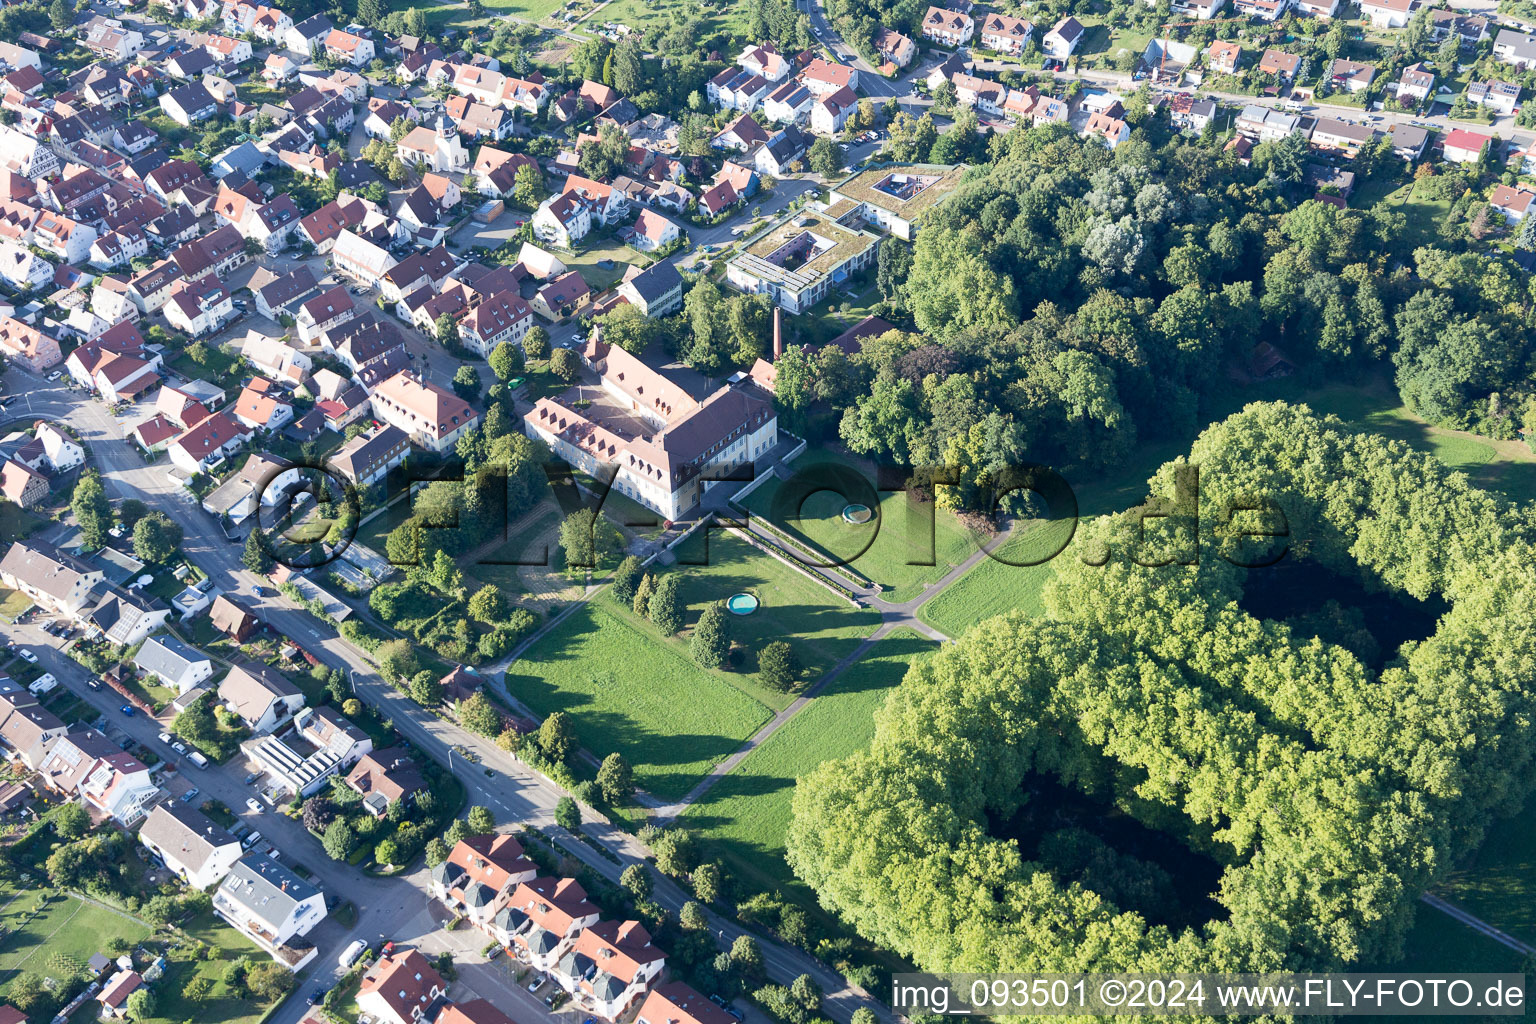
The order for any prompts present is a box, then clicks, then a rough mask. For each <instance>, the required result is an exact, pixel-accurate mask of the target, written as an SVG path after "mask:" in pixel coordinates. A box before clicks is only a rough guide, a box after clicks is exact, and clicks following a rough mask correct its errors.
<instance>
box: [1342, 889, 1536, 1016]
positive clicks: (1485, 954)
mask: <svg viewBox="0 0 1536 1024" xmlns="http://www.w3.org/2000/svg"><path fill="white" fill-rule="evenodd" d="M1521 959H1522V958H1521V956H1520V954H1519V953H1516V952H1515V951H1514V950H1512V949H1506V948H1505V947H1503V946H1501V945H1499V944H1498V943H1497V942H1494V941H1493V940H1492V939H1489V938H1485V937H1484V936H1482V935H1479V934H1478V933H1477V932H1474V931H1473V930H1472V929H1470V928H1467V927H1464V926H1463V925H1461V924H1458V923H1457V922H1455V921H1453V920H1451V919H1450V918H1449V917H1446V916H1445V915H1444V914H1442V913H1441V912H1440V911H1438V910H1436V909H1434V908H1433V907H1428V906H1425V905H1423V904H1422V903H1421V904H1419V906H1418V908H1417V912H1416V916H1415V918H1414V922H1413V928H1412V930H1411V931H1409V933H1408V937H1407V940H1406V941H1405V942H1404V946H1403V955H1402V957H1401V958H1400V959H1399V960H1398V961H1397V962H1396V963H1393V964H1382V965H1378V966H1367V965H1362V966H1360V967H1358V968H1356V970H1361V971H1385V972H1393V973H1404V974H1430V975H1436V974H1447V973H1453V972H1454V973H1463V972H1465V973H1505V972H1518V971H1519V970H1520V969H1521ZM1426 1019H1427V1018H1426V1017H1412V1016H1404V1017H1389V1016H1381V1017H1373V1018H1372V1020H1374V1021H1383V1022H1386V1021H1391V1022H1394V1024H1398V1022H1401V1024H1409V1022H1412V1021H1424V1020H1426ZM1517 1019H1519V1017H1518V1016H1516V1017H1494V1016H1487V1015H1479V1014H1472V1015H1468V1016H1457V1017H1456V1020H1457V1021H1458V1022H1464V1024H1496V1022H1500V1021H1511V1020H1517Z"/></svg>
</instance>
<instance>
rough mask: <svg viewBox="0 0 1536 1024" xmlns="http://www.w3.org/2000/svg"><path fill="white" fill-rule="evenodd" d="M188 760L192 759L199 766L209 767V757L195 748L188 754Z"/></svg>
mask: <svg viewBox="0 0 1536 1024" xmlns="http://www.w3.org/2000/svg"><path fill="white" fill-rule="evenodd" d="M187 760H188V761H191V762H192V763H193V764H195V765H197V766H198V767H199V768H207V767H208V759H207V758H206V757H204V756H203V755H202V754H200V753H198V752H197V751H195V750H194V751H192V753H190V754H188V755H187Z"/></svg>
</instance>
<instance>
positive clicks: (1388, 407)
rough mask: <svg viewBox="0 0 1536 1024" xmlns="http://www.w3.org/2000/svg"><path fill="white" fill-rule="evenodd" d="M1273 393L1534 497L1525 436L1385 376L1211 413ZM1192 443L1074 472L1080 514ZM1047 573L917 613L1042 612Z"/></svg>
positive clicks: (952, 620) (1281, 389) (1246, 396)
mask: <svg viewBox="0 0 1536 1024" xmlns="http://www.w3.org/2000/svg"><path fill="white" fill-rule="evenodd" d="M1275 400H1284V401H1288V402H1297V403H1305V404H1307V405H1309V406H1311V408H1312V409H1313V411H1314V412H1318V413H1327V414H1332V415H1335V416H1338V417H1339V418H1340V419H1342V420H1343V421H1344V422H1345V424H1346V425H1348V426H1350V427H1353V428H1354V429H1357V430H1363V431H1369V432H1371V433H1375V434H1382V435H1384V436H1386V437H1389V438H1393V439H1395V440H1400V441H1403V442H1405V443H1407V444H1408V445H1410V446H1412V447H1414V448H1417V449H1418V450H1419V451H1423V452H1428V453H1429V454H1431V455H1434V456H1435V457H1436V458H1438V459H1440V461H1442V462H1444V463H1445V464H1446V465H1447V466H1449V467H1450V468H1452V469H1458V470H1461V471H1462V472H1465V473H1466V474H1467V475H1468V476H1469V477H1470V478H1471V479H1472V482H1473V483H1475V484H1476V485H1477V486H1479V487H1484V488H1487V489H1489V490H1493V491H1498V492H1501V493H1503V494H1505V495H1507V496H1508V497H1509V498H1511V499H1512V500H1515V501H1532V500H1536V454H1533V453H1532V452H1531V451H1530V449H1529V448H1528V447H1527V446H1526V445H1525V444H1524V442H1516V441H1487V440H1480V439H1478V438H1475V437H1469V436H1463V435H1460V434H1454V433H1449V432H1446V431H1442V430H1437V429H1436V428H1433V427H1431V426H1429V425H1428V424H1426V423H1425V422H1424V421H1423V420H1421V419H1419V418H1418V417H1417V416H1415V415H1414V414H1413V413H1411V412H1409V411H1408V410H1407V409H1406V408H1404V407H1403V405H1402V402H1401V400H1400V399H1399V398H1398V397H1397V392H1396V390H1395V389H1394V388H1393V386H1392V384H1391V381H1389V380H1387V379H1385V378H1380V379H1376V380H1372V381H1366V382H1364V383H1358V382H1357V383H1345V382H1341V383H1335V384H1328V385H1325V386H1323V387H1320V388H1303V387H1302V386H1301V384H1300V383H1299V382H1297V381H1295V380H1281V381H1273V382H1267V383H1264V384H1259V385H1254V386H1252V387H1250V388H1247V389H1245V390H1243V391H1242V392H1240V393H1237V394H1235V395H1233V396H1232V399H1231V406H1230V408H1227V409H1218V410H1213V413H1212V419H1213V420H1214V419H1220V418H1222V417H1224V416H1226V415H1228V414H1229V413H1231V412H1236V411H1237V410H1238V409H1240V408H1241V407H1242V406H1243V405H1245V404H1247V403H1249V402H1260V401H1275ZM1188 450H1189V442H1188V441H1187V440H1184V441H1164V442H1160V443H1158V444H1155V445H1150V446H1147V447H1145V448H1143V449H1141V451H1140V453H1139V457H1138V458H1137V459H1136V461H1135V463H1134V464H1132V465H1131V466H1128V467H1126V468H1124V469H1121V470H1118V471H1117V472H1115V473H1114V474H1112V475H1110V476H1107V477H1102V478H1099V479H1091V480H1087V481H1082V482H1080V481H1079V480H1078V479H1077V478H1075V477H1074V476H1072V475H1071V474H1070V473H1069V474H1068V482H1069V483H1070V484H1072V487H1073V490H1074V492H1075V493H1076V495H1077V501H1078V513H1079V515H1080V516H1081V517H1083V518H1087V517H1090V516H1097V515H1103V514H1104V513H1107V512H1113V511H1118V510H1120V509H1126V508H1130V507H1131V506H1133V505H1135V504H1137V503H1138V502H1139V501H1141V499H1142V498H1144V497H1145V496H1146V480H1147V478H1148V477H1149V476H1151V475H1152V473H1153V472H1154V471H1156V469H1157V467H1158V466H1160V465H1161V464H1162V463H1163V462H1165V461H1167V460H1168V459H1170V458H1173V457H1174V456H1175V455H1178V454H1180V453H1182V452H1187V451H1188ZM766 486H767V485H765V487H766ZM751 497H756V495H752V496H751ZM1038 543H1040V541H1035V540H1030V539H1028V538H1017V539H1011V540H1009V541H1007V542H1005V543H1004V545H1003V546H1002V547H1001V548H1000V549H999V554H1002V555H1005V556H1008V557H1012V556H1013V552H1014V551H1016V550H1019V549H1021V548H1023V547H1024V546H1025V545H1030V544H1038ZM1069 554H1070V551H1069V552H1065V553H1063V554H1062V555H1061V556H1059V557H1068V555H1069ZM856 564H857V563H856ZM1050 573H1051V570H1050V566H1049V563H1047V564H1046V565H1041V566H1035V567H1032V568H1015V567H1014V566H1010V565H1004V564H1002V563H1000V562H998V561H995V560H992V559H988V560H986V561H984V562H981V563H979V564H978V565H977V566H976V567H975V568H973V569H972V570H971V571H970V572H968V573H966V574H965V575H964V576H962V577H961V578H960V579H958V580H956V581H955V582H954V583H952V584H951V585H950V586H949V587H947V588H945V590H944V591H943V593H941V594H939V595H938V596H937V597H935V598H934V599H933V600H932V601H930V602H928V603H927V604H925V605H923V606H922V607H921V608H920V609H919V610H918V617H919V618H920V619H922V620H923V621H924V622H926V623H928V624H929V625H930V626H933V627H934V628H935V629H940V630H943V631H944V632H945V633H948V634H950V635H951V636H959V635H960V634H961V633H963V632H965V630H966V629H968V628H969V627H971V626H973V625H975V624H976V623H978V622H980V621H981V620H983V619H987V618H991V617H992V616H994V615H1000V614H1002V613H1003V612H1006V611H1010V610H1012V609H1015V608H1022V609H1024V610H1025V611H1027V612H1028V613H1029V614H1031V615H1038V614H1040V612H1041V611H1042V610H1043V609H1042V607H1041V604H1040V593H1041V590H1042V588H1043V587H1044V586H1045V582H1046V580H1048V579H1049V578H1050Z"/></svg>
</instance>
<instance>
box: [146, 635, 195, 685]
mask: <svg viewBox="0 0 1536 1024" xmlns="http://www.w3.org/2000/svg"><path fill="white" fill-rule="evenodd" d="M133 666H134V668H137V669H138V670H139V671H140V672H143V673H144V674H145V675H146V676H151V677H153V678H155V679H157V680H159V681H160V683H161V684H162V685H164V686H168V687H170V688H171V689H173V690H175V691H176V693H177V694H178V695H180V694H184V693H186V692H187V691H188V690H190V689H192V687H194V686H196V685H197V684H198V683H201V682H202V681H203V680H205V679H207V678H208V677H209V676H211V675H213V660H212V659H211V658H209V657H208V656H207V655H206V654H204V653H203V652H201V651H199V650H197V649H196V648H193V647H191V646H189V645H188V644H187V643H186V642H185V641H183V640H181V639H179V638H178V637H175V636H170V635H166V636H152V637H150V638H149V639H148V640H146V641H144V644H143V646H141V647H140V648H139V653H138V654H136V655H134V658H133Z"/></svg>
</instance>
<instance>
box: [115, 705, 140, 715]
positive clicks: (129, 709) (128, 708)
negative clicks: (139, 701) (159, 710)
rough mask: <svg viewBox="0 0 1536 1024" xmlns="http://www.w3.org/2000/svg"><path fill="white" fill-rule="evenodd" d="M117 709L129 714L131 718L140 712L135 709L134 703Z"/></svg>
mask: <svg viewBox="0 0 1536 1024" xmlns="http://www.w3.org/2000/svg"><path fill="white" fill-rule="evenodd" d="M117 710H119V711H121V712H122V713H123V714H125V715H127V716H128V717H129V718H132V717H133V716H134V715H136V714H138V712H137V711H135V710H134V709H133V705H132V704H124V705H123V706H122V707H120V708H118V709H117Z"/></svg>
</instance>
